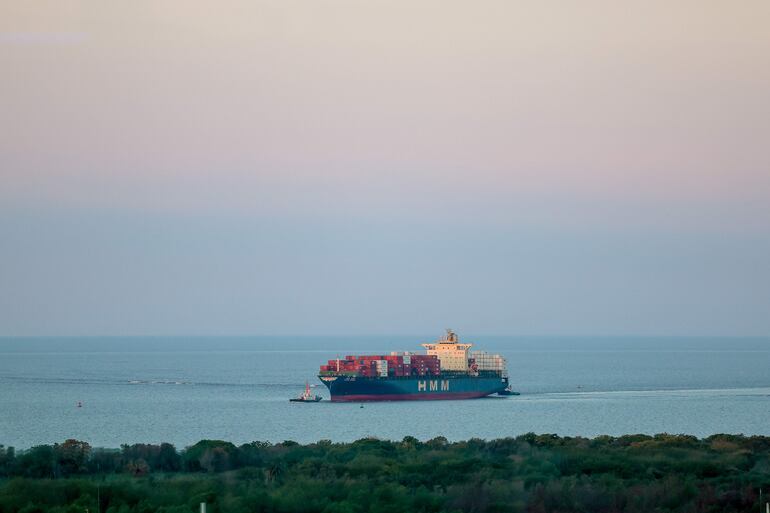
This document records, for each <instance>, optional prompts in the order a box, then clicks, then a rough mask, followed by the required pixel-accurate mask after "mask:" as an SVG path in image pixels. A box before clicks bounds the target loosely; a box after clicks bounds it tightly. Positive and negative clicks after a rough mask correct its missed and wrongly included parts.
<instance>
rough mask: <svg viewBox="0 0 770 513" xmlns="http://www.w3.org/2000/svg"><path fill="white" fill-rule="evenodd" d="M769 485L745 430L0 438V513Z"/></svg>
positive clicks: (655, 498) (606, 504) (652, 504)
mask: <svg viewBox="0 0 770 513" xmlns="http://www.w3.org/2000/svg"><path fill="white" fill-rule="evenodd" d="M768 485H770V439H768V438H766V437H756V436H754V437H744V436H742V435H714V436H711V437H709V438H706V439H703V440H699V439H697V438H695V437H691V436H686V435H671V434H665V433H664V434H659V435H655V436H648V435H626V436H622V437H610V436H601V437H597V438H594V439H586V438H581V437H574V438H572V437H558V436H556V435H552V434H541V435H538V434H534V433H527V434H525V435H521V436H518V437H516V438H504V439H498V440H490V441H485V440H480V439H471V440H468V441H465V442H455V443H450V442H449V441H448V440H447V439H446V438H444V437H437V438H434V439H432V440H428V441H426V442H421V441H419V440H417V439H416V438H413V437H406V438H404V439H403V440H402V441H400V442H391V441H387V440H379V439H376V438H365V439H361V440H357V441H355V442H352V443H347V444H335V443H332V442H330V441H328V440H322V441H320V442H318V443H315V444H309V445H300V444H298V443H296V442H291V441H285V442H282V443H279V444H270V443H267V442H252V443H249V444H244V445H241V446H240V447H236V446H235V445H233V444H231V443H229V442H224V441H219V440H202V441H200V442H198V443H197V444H195V445H193V446H190V447H188V448H187V449H185V450H183V451H180V452H178V451H177V450H176V449H175V448H174V447H173V446H172V445H170V444H161V445H151V444H134V445H124V446H122V447H121V449H120V450H115V449H93V448H91V447H90V446H89V445H88V444H87V443H85V442H81V441H78V440H67V441H65V442H63V443H61V444H56V445H53V446H47V445H43V446H38V447H33V448H31V449H28V450H25V451H18V452H17V451H14V450H13V449H12V448H6V447H4V446H0V513H76V512H77V513H82V512H84V511H86V510H88V511H89V512H97V511H101V512H106V513H151V512H158V513H196V512H197V511H198V505H199V503H200V502H206V503H207V504H208V505H209V512H210V513H224V512H227V513H259V512H265V513H267V512H270V513H284V512H286V513H288V512H299V513H332V512H334V513H338V512H342V513H363V512H377V513H396V512H418V513H438V512H474V513H483V512H489V513H495V512H521V513H524V512H527V513H535V512H553V513H557V512H586V513H589V512H590V513H617V512H629V513H646V512H654V511H659V512H695V511H698V512H704V513H711V512H713V513H716V512H719V513H722V512H727V513H730V512H744V511H746V512H749V511H752V512H753V511H757V510H758V509H759V496H758V489H759V487H765V489H766V490H767V489H768V488H770V486H768ZM97 498H98V500H97Z"/></svg>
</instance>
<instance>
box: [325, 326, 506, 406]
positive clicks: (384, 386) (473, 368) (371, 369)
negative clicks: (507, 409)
mask: <svg viewBox="0 0 770 513" xmlns="http://www.w3.org/2000/svg"><path fill="white" fill-rule="evenodd" d="M422 346H423V347H424V348H425V351H424V352H420V353H418V352H392V353H390V354H389V355H348V356H346V357H345V359H344V360H343V359H340V358H337V359H336V360H329V361H328V362H327V364H326V365H321V369H320V371H319V374H318V377H319V378H320V379H321V381H322V382H323V383H324V385H326V386H327V387H328V388H329V393H330V394H331V400H332V401H334V402H343V401H416V400H439V399H474V398H477V397H485V396H488V395H491V394H500V395H505V394H506V392H508V393H510V391H509V388H508V371H507V370H506V366H505V365H506V363H505V358H503V357H502V356H500V355H499V354H490V353H485V352H483V351H471V347H473V344H468V343H461V342H460V340H459V339H458V337H457V335H456V334H455V333H454V332H452V330H447V333H446V336H444V337H442V338H441V339H439V340H437V341H436V342H432V343H428V344H422Z"/></svg>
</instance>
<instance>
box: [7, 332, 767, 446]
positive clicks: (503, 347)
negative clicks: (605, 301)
mask: <svg viewBox="0 0 770 513" xmlns="http://www.w3.org/2000/svg"><path fill="white" fill-rule="evenodd" d="M431 338H432V337H423V338H420V337H387V338H386V337H356V338H339V337H335V338H331V337H304V338H303V337H294V338H290V337H285V338H284V337H272V338H271V337H253V338H184V337H177V338H45V339H13V338H6V339H0V444H5V445H13V446H16V447H20V448H24V447H29V446H32V445H35V444H41V443H52V442H57V441H62V440H64V439H66V438H78V439H82V440H87V441H89V442H91V443H92V444H93V445H96V446H109V447H117V446H119V445H120V444H122V443H133V442H154V443H157V442H161V441H167V442H172V443H174V444H176V445H178V446H185V445H189V444H191V443H194V442H196V441H198V440H200V439H203V438H216V439H224V440H230V441H233V442H236V443H243V442H248V441H253V440H269V441H282V440H287V439H291V440H296V441H299V442H309V441H315V440H319V439H324V438H326V439H331V440H334V441H347V440H354V439H357V438H361V437H365V436H378V437H381V438H390V439H400V438H403V437H404V436H406V435H412V436H416V437H418V438H420V439H427V438H432V437H434V436H438V435H443V436H446V437H447V438H449V439H467V438H471V437H481V438H495V437H502V436H513V435H517V434H521V433H525V432H528V431H534V432H538V433H544V432H548V433H558V434H561V435H583V436H595V435H598V434H611V435H619V434H625V433H659V432H669V433H689V434H695V435H698V436H706V435H710V434H713V433H723V432H727V433H745V434H764V435H770V338H751V339H746V338H743V339H741V338H737V339H729V338H670V339H667V338H512V337H476V338H472V341H473V342H475V344H476V348H477V349H484V350H488V351H495V352H501V353H503V354H504V355H505V356H506V357H507V358H508V368H509V372H510V374H511V382H512V383H513V385H514V388H515V389H517V390H519V391H520V392H521V394H522V395H521V396H518V397H511V398H505V399H501V398H488V399H478V400H467V401H436V402H390V403H367V404H366V405H365V407H364V408H360V407H359V405H358V404H331V403H327V402H321V403H318V404H296V403H289V402H288V400H287V399H288V398H289V397H291V396H294V395H296V394H298V393H299V392H300V391H301V389H302V388H303V386H304V382H305V380H306V379H307V380H310V381H311V383H313V382H316V383H319V387H318V389H317V390H318V391H320V392H321V394H322V395H324V396H325V397H328V393H327V392H326V389H325V388H324V387H322V386H321V385H320V382H318V381H317V379H316V378H315V372H316V371H317V369H318V365H320V364H321V363H323V362H325V360H328V359H330V358H335V357H336V356H338V355H339V356H344V355H345V354H353V353H364V352H383V351H390V350H397V349H399V350H404V349H406V350H414V349H419V346H418V344H419V342H421V341H427V340H429V339H431ZM469 340H471V338H470V337H469ZM78 401H81V402H82V407H81V408H78V407H77V406H76V405H77V403H78Z"/></svg>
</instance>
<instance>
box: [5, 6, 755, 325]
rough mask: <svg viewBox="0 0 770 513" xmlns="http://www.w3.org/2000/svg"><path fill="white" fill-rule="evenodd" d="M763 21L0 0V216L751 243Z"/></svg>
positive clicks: (750, 11) (590, 9)
mask: <svg viewBox="0 0 770 513" xmlns="http://www.w3.org/2000/svg"><path fill="white" fill-rule="evenodd" d="M768 27H770V2H767V1H766V0H746V1H741V2H727V1H712V0H705V1H704V0H699V1H677V2H671V1H645V2H617V1H602V2H597V1H580V2H578V1H554V2H543V1H511V0H505V1H483V2H467V1H462V2H460V1H445V0H442V1H419V0H417V1H409V2H406V1H399V0H396V1H393V0H388V1H384V0H383V1H380V0H374V1H340V0H325V1H319V2H316V1H298V0H280V1H278V0H276V1H267V2H265V1H251V0H250V1H224V2H218V3H216V4H211V3H195V2H187V1H157V2H122V3H114V2H113V3H104V2H60V1H56V0H52V1H49V2H28V1H23V0H6V1H4V2H2V3H1V4H0V69H2V70H3V76H2V80H0V119H2V121H1V122H0V214H3V212H5V215H6V218H8V216H13V215H17V214H18V213H19V212H22V213H24V214H25V215H26V214H28V213H29V212H37V211H40V210H45V211H47V212H53V215H54V217H56V216H58V215H60V214H61V215H62V216H65V217H66V212H77V215H78V216H79V215H81V213H83V212H85V213H86V216H87V215H89V213H90V215H92V216H94V218H98V217H99V216H100V215H102V214H101V213H103V212H104V211H110V210H113V211H121V212H125V213H128V214H127V215H137V216H145V215H148V216H152V215H157V216H161V217H162V216H164V215H172V216H181V217H182V218H184V216H191V217H196V218H199V217H206V216H213V217H214V218H216V216H224V217H227V218H233V219H238V220H240V221H242V222H250V220H259V221H260V222H261V221H264V220H265V219H273V220H276V221H277V222H286V223H300V224H301V223H302V222H308V223H314V222H319V220H322V221H324V222H326V223H328V224H327V225H326V228H328V229H330V230H332V232H334V228H335V227H340V229H343V227H344V226H346V224H345V223H346V222H348V221H349V220H351V219H354V220H357V221H361V222H363V221H368V222H371V223H373V225H375V226H381V225H382V224H383V223H388V222H397V223H404V225H405V226H416V225H421V223H422V224H424V225H426V226H434V227H436V226H440V227H444V228H446V229H447V231H446V236H447V237H448V238H451V237H452V234H451V233H450V232H451V230H449V228H448V227H450V226H454V227H463V228H464V229H467V230H470V231H474V230H477V231H480V232H483V233H486V232H485V230H490V233H494V230H495V229H508V228H511V227H517V226H518V227H525V228H543V229H547V230H556V231H559V230H562V231H564V232H565V233H567V232H575V231H577V232H581V231H583V232H585V231H591V230H594V231H602V230H626V229H628V230H631V231H632V233H631V235H633V233H636V232H633V231H634V230H636V231H637V232H638V233H639V234H640V237H642V234H644V236H645V237H646V236H649V234H651V233H652V234H659V235H660V236H661V237H663V234H669V233H672V232H673V233H676V232H680V231H681V232H683V233H690V234H692V233H709V234H711V236H713V237H719V236H720V235H722V234H726V235H727V234H729V235H730V236H732V235H736V234H739V235H740V236H742V237H747V239H744V244H745V247H744V249H745V250H747V251H751V249H750V248H754V247H757V246H761V247H763V248H764V247H765V246H766V244H764V243H765V242H767V240H768V238H769V237H770V30H768ZM161 217H159V218H158V219H160V218H161ZM62 218H64V217H62ZM78 219H79V218H78ZM73 222H74V221H73ZM161 224H162V223H161ZM52 226H53V225H45V226H42V227H40V226H38V227H37V228H36V229H37V230H40V231H42V232H45V230H46V229H50V230H52V231H56V230H55V229H54V228H53V227H52ZM715 240H716V239H715ZM402 243H403V244H405V247H404V250H408V249H409V248H408V247H407V246H406V244H407V243H406V242H404V241H402ZM587 244H588V243H587ZM17 258H18V263H19V264H18V265H19V266H21V267H19V269H22V268H23V262H25V256H24V255H23V254H20V255H17ZM330 258H331V257H330ZM695 258H697V255H696V254H695V253H693V254H692V255H689V256H684V255H683V256H682V259H683V261H684V260H690V259H695ZM501 265H502V264H501ZM682 265H684V264H682ZM720 265H722V264H719V265H717V264H714V268H713V269H711V271H710V272H711V273H716V274H718V273H719V272H721V270H722V267H720ZM729 265H732V264H729ZM729 265H728V264H727V263H724V266H725V267H728V266H729ZM22 270H24V271H25V272H29V273H30V275H31V274H33V271H32V270H31V269H26V270H25V269H22ZM18 272H22V271H18ZM567 274H569V273H567ZM1 277H2V275H0V278H1ZM744 278H745V280H746V283H751V282H752V281H753V282H754V283H757V280H756V276H754V278H749V277H748V275H747V276H745V277H743V278H741V279H744ZM693 279H695V278H693ZM767 280H768V276H767V273H765V274H762V275H761V280H759V282H760V283H766V282H767ZM533 283H534V282H533ZM741 283H743V282H741ZM533 286H534V285H533ZM19 287H22V285H19ZM763 290H764V289H763ZM33 303H34V302H33ZM33 303H30V305H29V308H32V304H33ZM736 305H737V303H736ZM734 306H735V305H734ZM735 307H736V308H738V307H737V306H735ZM714 308H716V307H714ZM698 311H700V310H698ZM704 315H705V314H704ZM504 317H505V316H504V314H503V313H501V314H500V319H503V318H504ZM696 317H697V315H695V314H693V318H696ZM0 320H2V318H0ZM500 322H502V321H500ZM763 326H764V325H763ZM20 329H21V328H20ZM533 329H535V328H533ZM22 331H23V330H22ZM428 331H430V329H428ZM535 331H537V330H536V329H535ZM685 331H686V330H685Z"/></svg>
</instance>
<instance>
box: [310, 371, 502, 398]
mask: <svg viewBox="0 0 770 513" xmlns="http://www.w3.org/2000/svg"><path fill="white" fill-rule="evenodd" d="M319 378H320V379H321V381H322V382H323V384H324V385H326V386H327V387H328V388H329V393H330V395H331V400H332V401H333V402H361V401H440V400H451V399H477V398H480V397H486V396H488V395H491V394H496V393H498V392H502V391H504V390H505V388H506V387H507V386H508V378H507V377H500V376H493V377H472V376H467V375H465V376H430V377H427V376H426V377H399V378H393V377H389V378H372V377H361V376H319Z"/></svg>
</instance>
